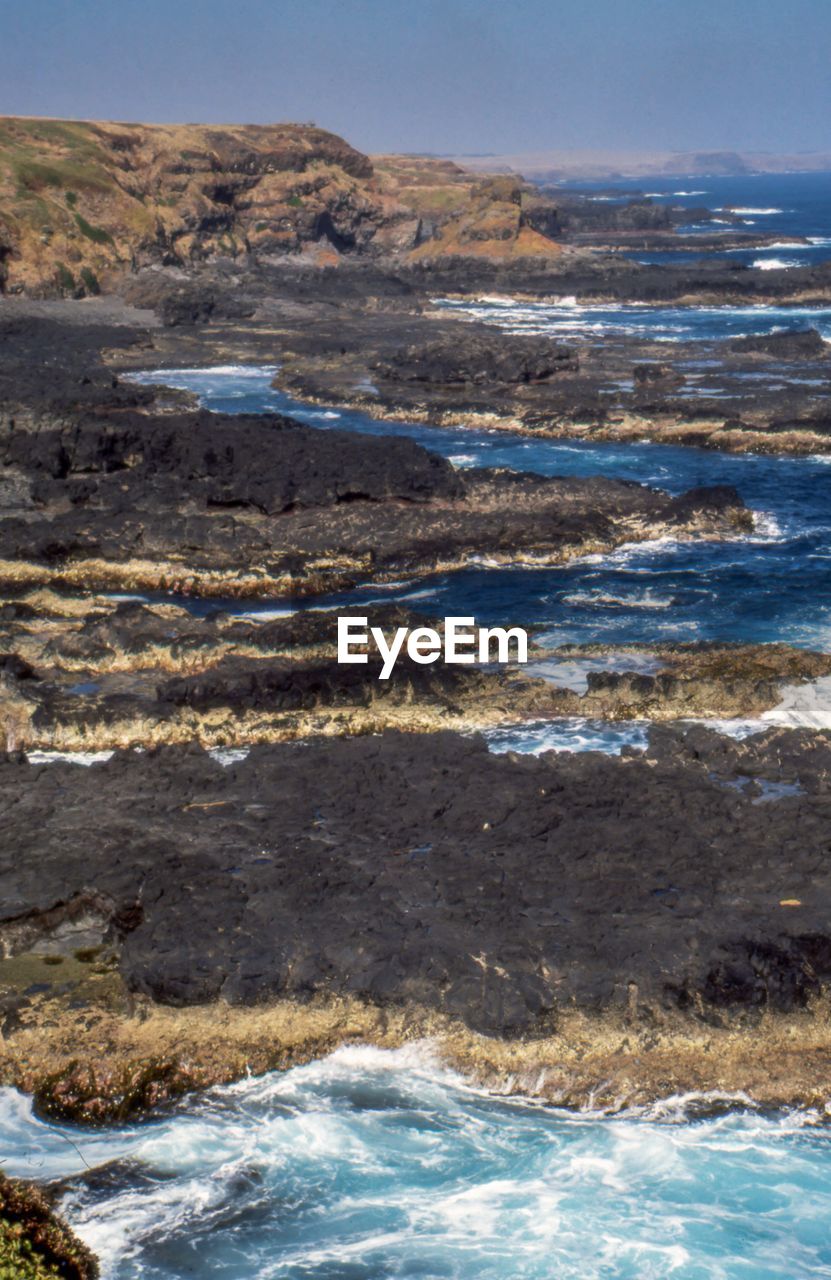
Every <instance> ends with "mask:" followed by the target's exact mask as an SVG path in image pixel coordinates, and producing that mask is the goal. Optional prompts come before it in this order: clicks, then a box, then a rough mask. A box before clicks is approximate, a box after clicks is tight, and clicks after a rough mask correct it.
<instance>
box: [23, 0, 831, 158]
mask: <svg viewBox="0 0 831 1280" xmlns="http://www.w3.org/2000/svg"><path fill="white" fill-rule="evenodd" d="M0 48H2V54H3V57H2V63H3V70H2V77H1V78H0V114H5V115H39V116H62V117H68V118H83V119H116V120H130V121H145V122H154V121H155V122H171V121H176V122H185V121H188V122H197V121H199V122H203V121H204V122H210V123H224V122H244V123H254V122H257V123H259V122H273V121H281V120H295V121H314V122H315V123H316V124H318V125H321V126H322V127H324V128H327V129H332V130H333V131H334V132H336V133H340V134H342V135H343V136H344V137H346V138H348V139H349V141H350V142H352V143H353V144H354V145H355V146H357V147H359V148H361V149H362V150H364V151H370V152H379V151H427V152H434V153H438V154H476V153H479V154H481V153H516V152H527V151H539V150H545V149H549V148H556V149H563V148H569V149H571V148H574V149H583V148H604V149H614V150H644V149H646V150H673V151H674V150H685V151H687V150H712V149H736V150H765V151H786V152H790V151H810V150H827V149H828V148H829V147H831V130H829V121H830V120H831V0H2V3H1V4H0Z"/></svg>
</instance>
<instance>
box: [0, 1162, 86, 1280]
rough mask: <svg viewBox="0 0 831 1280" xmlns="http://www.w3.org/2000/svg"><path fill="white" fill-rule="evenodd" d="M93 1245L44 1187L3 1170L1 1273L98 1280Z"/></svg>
mask: <svg viewBox="0 0 831 1280" xmlns="http://www.w3.org/2000/svg"><path fill="white" fill-rule="evenodd" d="M98 1274H99V1271H98V1264H97V1262H96V1261H95V1259H94V1258H93V1256H92V1254H91V1253H90V1251H89V1249H87V1247H86V1246H85V1245H83V1244H82V1243H81V1241H80V1240H78V1239H77V1237H76V1236H75V1235H74V1234H73V1232H72V1231H70V1229H69V1227H68V1226H67V1225H66V1223H64V1222H62V1221H61V1219H60V1218H58V1217H57V1215H56V1214H55V1213H54V1212H53V1210H52V1208H51V1206H50V1204H49V1201H48V1200H47V1199H46V1196H45V1195H44V1194H43V1192H42V1191H39V1190H38V1189H37V1188H36V1187H33V1186H31V1185H30V1184H27V1183H24V1182H19V1181H17V1180H14V1179H11V1178H7V1177H5V1175H4V1174H2V1173H0V1276H3V1277H4V1280H6V1277H8V1280H52V1278H53V1277H56V1276H60V1277H62V1280H96V1277H97V1276H98Z"/></svg>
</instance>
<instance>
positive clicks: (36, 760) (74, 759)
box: [26, 751, 115, 767]
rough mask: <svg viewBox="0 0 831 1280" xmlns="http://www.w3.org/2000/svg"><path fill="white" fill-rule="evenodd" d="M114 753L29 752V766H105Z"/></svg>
mask: <svg viewBox="0 0 831 1280" xmlns="http://www.w3.org/2000/svg"><path fill="white" fill-rule="evenodd" d="M114 754H115V753H114V752H113V751H27V752H26V759H27V760H28V761H29V764H55V763H56V762H57V761H60V762H62V763H64V764H80V765H84V766H85V767H89V765H91V764H104V763H105V762H106V761H107V760H111V759H112V757H113V755H114Z"/></svg>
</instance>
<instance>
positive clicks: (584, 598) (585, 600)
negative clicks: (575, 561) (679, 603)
mask: <svg viewBox="0 0 831 1280" xmlns="http://www.w3.org/2000/svg"><path fill="white" fill-rule="evenodd" d="M563 603H564V604H577V605H587V606H589V607H590V608H600V609H608V608H613V609H614V608H618V609H671V608H672V604H673V602H672V600H667V599H664V598H663V597H661V596H656V595H653V593H652V592H651V591H644V592H641V594H640V595H638V594H633V595H630V596H620V595H614V594H613V593H612V592H610V591H575V592H573V594H571V595H567V596H563Z"/></svg>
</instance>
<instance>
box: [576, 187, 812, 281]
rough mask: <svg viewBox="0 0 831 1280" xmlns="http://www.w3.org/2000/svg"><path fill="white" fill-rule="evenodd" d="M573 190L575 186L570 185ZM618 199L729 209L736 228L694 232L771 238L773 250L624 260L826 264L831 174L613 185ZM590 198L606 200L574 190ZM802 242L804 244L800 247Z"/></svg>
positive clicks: (704, 227)
mask: <svg viewBox="0 0 831 1280" xmlns="http://www.w3.org/2000/svg"><path fill="white" fill-rule="evenodd" d="M572 185H575V186H576V185H578V184H572ZM613 185H614V188H615V192H616V193H617V192H620V195H619V196H617V198H616V199H615V200H614V203H619V204H624V203H626V202H627V201H629V200H631V199H633V198H636V197H637V198H640V196H642V195H648V196H649V197H650V198H651V199H652V200H654V202H655V203H656V204H660V205H667V206H671V207H673V208H676V209H689V210H694V209H702V208H707V209H711V210H712V211H713V212H716V211H718V210H724V209H727V208H729V209H731V210H733V211H734V212H735V213H737V214H738V216H739V217H740V218H741V224H740V225H739V226H730V225H729V224H725V223H719V222H715V223H714V222H710V221H705V222H699V223H696V222H695V221H691V222H690V223H689V224H687V225H688V227H689V228H690V229H692V230H693V231H699V232H701V234H702V235H707V236H711V235H713V234H714V233H717V232H727V233H729V234H731V235H732V234H733V233H735V232H736V231H746V232H748V233H751V234H753V235H764V236H773V237H774V240H775V243H774V245H772V246H770V247H768V248H764V249H731V250H727V251H724V252H715V253H707V254H706V255H703V254H702V253H701V252H696V251H695V250H694V249H692V250H691V249H667V250H661V251H657V252H654V253H640V252H638V251H637V250H634V251H632V252H631V253H627V254H626V256H627V257H630V258H632V259H633V260H635V261H637V262H645V263H656V264H661V263H668V262H679V263H682V262H693V261H695V260H696V259H700V258H701V257H702V256H705V257H706V258H707V259H708V260H710V261H712V260H713V259H715V260H723V261H733V262H741V263H744V264H746V265H750V264H753V263H758V264H759V265H761V264H763V263H764V262H766V261H767V262H770V261H772V260H776V261H778V262H781V263H783V264H786V265H788V266H814V265H818V264H819V263H821V262H826V261H828V259H829V258H831V173H789V174H748V175H745V176H740V177H715V176H711V177H707V178H701V179H699V178H695V179H691V178H684V179H679V178H672V177H668V178H660V179H653V178H638V179H634V178H632V179H625V178H624V179H620V180H616V181H615V182H614V184H613ZM579 187H580V190H581V191H583V190H585V191H586V192H587V193H588V194H589V196H590V198H592V192H593V191H594V192H595V193H597V194H595V195H594V197H593V198H595V199H604V200H605V199H607V198H608V197H606V196H605V195H603V194H602V190H603V184H601V183H590V184H582V183H581V184H579ZM801 240H805V241H807V243H806V244H802V243H799V241H801Z"/></svg>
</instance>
